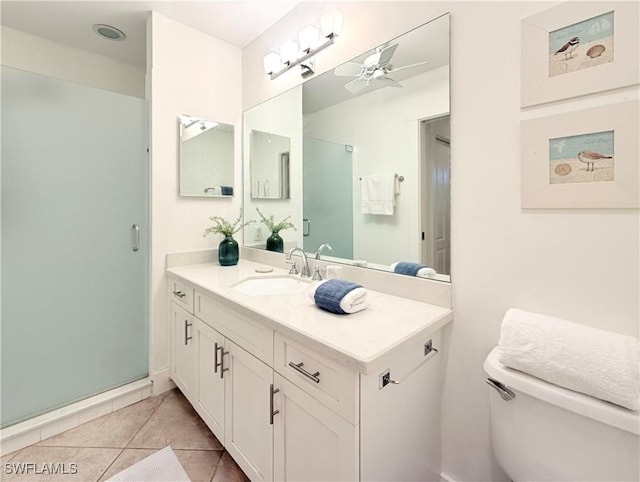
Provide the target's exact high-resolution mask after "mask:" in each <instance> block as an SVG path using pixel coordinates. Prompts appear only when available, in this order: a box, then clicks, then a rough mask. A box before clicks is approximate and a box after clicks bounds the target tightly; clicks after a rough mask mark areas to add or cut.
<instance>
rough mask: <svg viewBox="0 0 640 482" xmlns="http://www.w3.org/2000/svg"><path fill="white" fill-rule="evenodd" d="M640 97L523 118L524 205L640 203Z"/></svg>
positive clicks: (623, 205)
mask: <svg viewBox="0 0 640 482" xmlns="http://www.w3.org/2000/svg"><path fill="white" fill-rule="evenodd" d="M639 106H640V101H638V100H633V101H626V102H618V103H615V104H609V105H604V106H600V107H593V108H590V109H581V110H576V111H572V112H566V113H563V114H557V115H553V116H545V117H538V118H534V119H528V120H524V121H522V124H521V145H522V146H523V147H522V156H521V159H522V161H521V162H522V165H521V196H522V208H524V209H535V208H547V209H548V208H593V209H596V208H638V207H640V189H639V184H640V167H639V165H640V163H639V162H638V159H639V158H640V154H639V145H640V141H639V139H638V129H639V121H638V118H639V117H640V108H639Z"/></svg>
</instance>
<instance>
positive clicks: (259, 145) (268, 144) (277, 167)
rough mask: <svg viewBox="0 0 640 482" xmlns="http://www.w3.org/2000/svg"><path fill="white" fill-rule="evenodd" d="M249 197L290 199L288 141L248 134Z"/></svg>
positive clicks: (266, 134)
mask: <svg viewBox="0 0 640 482" xmlns="http://www.w3.org/2000/svg"><path fill="white" fill-rule="evenodd" d="M250 136H251V147H250V153H251V154H250V156H251V198H252V199H289V155H290V152H291V139H289V138H288V137H285V136H279V135H277V134H272V133H270V132H262V131H258V130H252V131H251V134H250Z"/></svg>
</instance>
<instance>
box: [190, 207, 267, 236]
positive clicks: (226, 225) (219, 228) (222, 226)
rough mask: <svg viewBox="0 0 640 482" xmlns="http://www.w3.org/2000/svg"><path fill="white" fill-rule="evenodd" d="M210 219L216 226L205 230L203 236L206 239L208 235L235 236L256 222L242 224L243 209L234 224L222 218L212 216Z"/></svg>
mask: <svg viewBox="0 0 640 482" xmlns="http://www.w3.org/2000/svg"><path fill="white" fill-rule="evenodd" d="M209 219H211V221H213V223H214V224H213V226H211V227H208V228H207V229H205V230H204V234H203V235H202V237H205V236H206V235H207V234H211V233H213V234H223V235H225V236H233V235H234V234H236V233H237V232H238V231H240V230H241V229H242V228H244V227H245V226H246V225H248V224H251V223H254V222H255V221H253V220H252V221H247V222H246V223H242V224H240V220H241V219H242V209H240V214H238V217H237V218H236V220H235V221H233V223H230V222H229V221H227V220H226V219H224V218H221V217H220V216H211V217H209Z"/></svg>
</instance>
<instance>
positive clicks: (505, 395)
mask: <svg viewBox="0 0 640 482" xmlns="http://www.w3.org/2000/svg"><path fill="white" fill-rule="evenodd" d="M487 385H489V386H490V387H491V388H494V389H495V390H496V391H497V392H498V393H499V394H500V396H501V397H502V399H503V400H506V401H507V402H508V401H510V400H513V399H514V398H516V394H515V392H514V391H513V390H511V389H510V388H509V387H508V386H507V385H505V384H504V383H502V382H499V381H498V380H495V379H493V378H487Z"/></svg>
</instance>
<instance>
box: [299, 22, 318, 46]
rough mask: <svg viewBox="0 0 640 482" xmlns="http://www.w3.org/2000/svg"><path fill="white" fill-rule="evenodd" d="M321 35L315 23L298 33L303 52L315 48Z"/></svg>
mask: <svg viewBox="0 0 640 482" xmlns="http://www.w3.org/2000/svg"><path fill="white" fill-rule="evenodd" d="M319 36H320V30H318V28H317V27H314V26H313V25H309V26H308V27H307V28H305V29H304V30H302V31H301V32H300V33H299V34H298V40H299V42H300V50H302V51H303V52H309V51H310V50H311V49H313V48H315V47H316V45H317V44H318V37H319Z"/></svg>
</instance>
